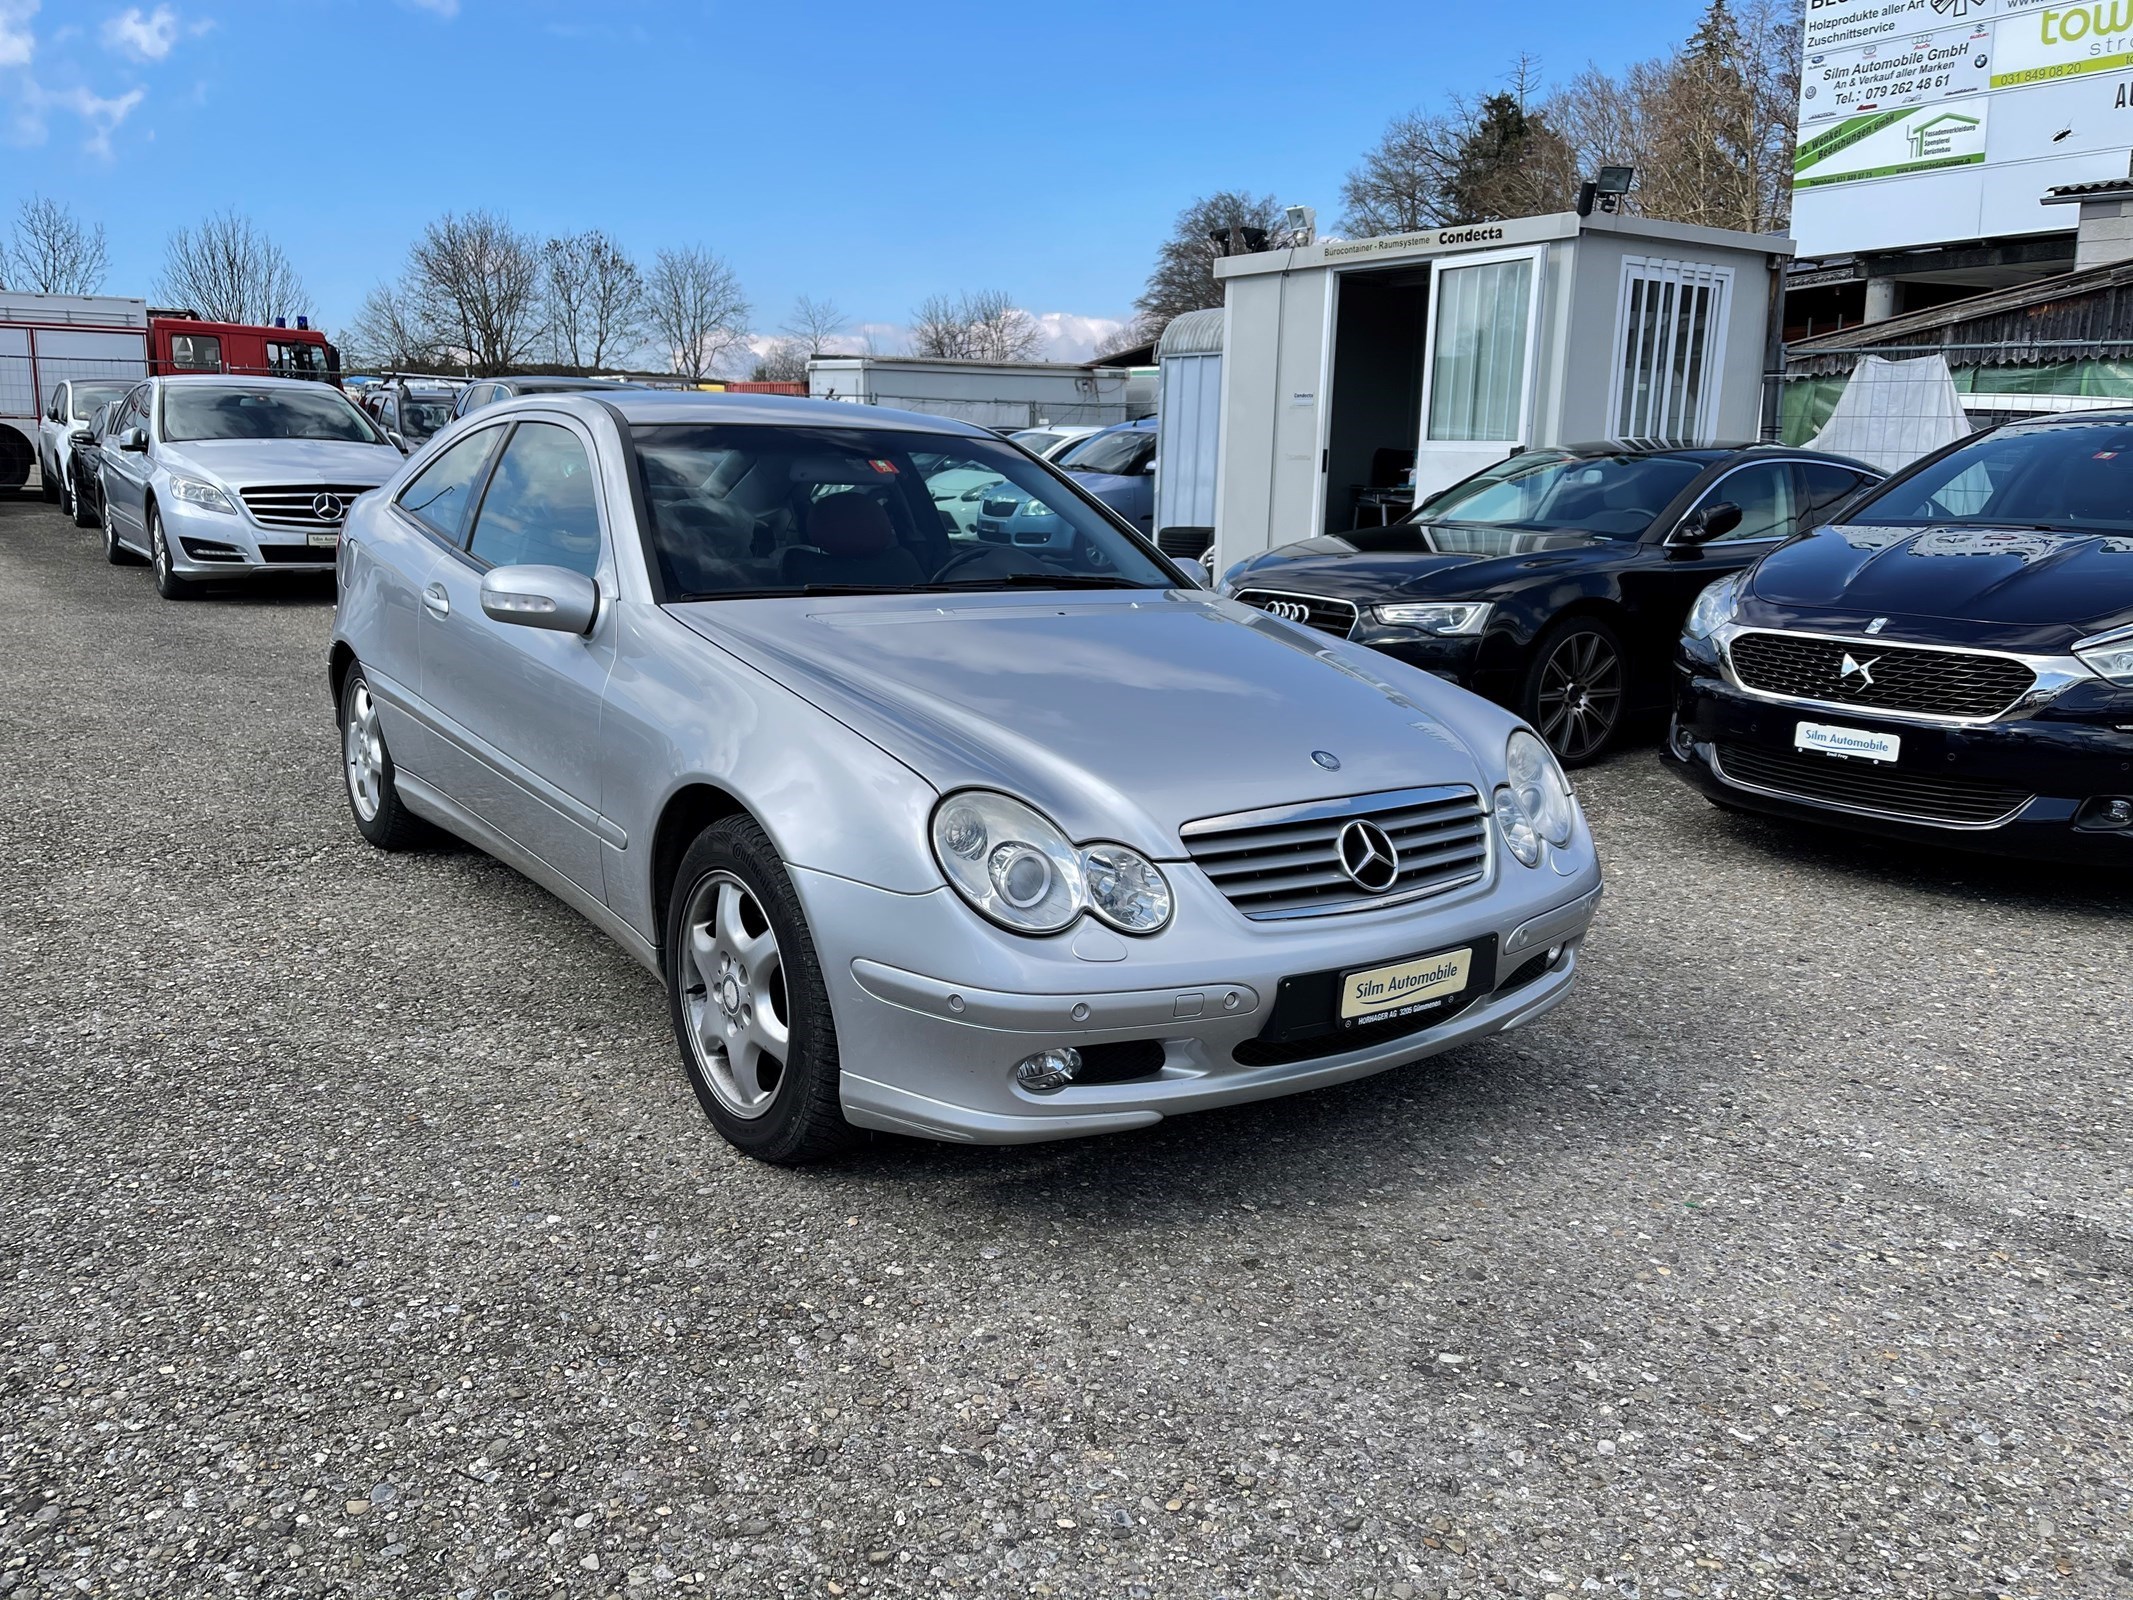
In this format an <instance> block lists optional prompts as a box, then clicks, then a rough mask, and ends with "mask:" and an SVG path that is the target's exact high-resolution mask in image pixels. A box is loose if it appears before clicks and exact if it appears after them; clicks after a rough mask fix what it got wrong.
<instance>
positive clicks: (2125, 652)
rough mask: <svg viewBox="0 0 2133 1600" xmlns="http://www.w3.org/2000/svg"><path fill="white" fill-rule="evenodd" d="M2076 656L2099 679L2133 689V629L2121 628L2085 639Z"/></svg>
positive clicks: (2075, 647) (2075, 651)
mask: <svg viewBox="0 0 2133 1600" xmlns="http://www.w3.org/2000/svg"><path fill="white" fill-rule="evenodd" d="M2074 654H2075V655H2077V656H2079V657H2080V658H2081V663H2082V665H2083V666H2085V667H2087V668H2088V669H2089V671H2091V672H2093V673H2095V674H2096V676H2097V677H2099V678H2103V679H2106V680H2108V681H2109V682H2111V683H2116V684H2122V685H2124V686H2125V687H2127V688H2129V689H2133V628H2119V629H2117V630H2115V631H2114V632H2111V633H2099V634H2097V635H2096V637H2095V638H2093V639H2083V640H2082V641H2081V642H2080V643H2079V644H2077V645H2075V646H2074Z"/></svg>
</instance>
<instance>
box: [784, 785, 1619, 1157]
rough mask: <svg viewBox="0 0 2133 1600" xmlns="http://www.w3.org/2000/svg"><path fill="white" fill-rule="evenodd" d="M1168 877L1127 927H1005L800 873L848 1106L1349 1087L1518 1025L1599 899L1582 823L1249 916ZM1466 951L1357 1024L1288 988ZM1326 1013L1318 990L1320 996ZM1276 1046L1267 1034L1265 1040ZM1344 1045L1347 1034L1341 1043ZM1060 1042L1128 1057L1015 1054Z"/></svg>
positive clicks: (1091, 1106)
mask: <svg viewBox="0 0 2133 1600" xmlns="http://www.w3.org/2000/svg"><path fill="white" fill-rule="evenodd" d="M1166 870H1167V871H1168V872H1169V874H1170V876H1171V880H1172V888H1173V893H1174V894H1175V896H1176V899H1177V914H1176V916H1175V917H1174V919H1173V921H1172V923H1171V925H1170V926H1169V927H1168V928H1166V929H1165V930H1164V931H1163V932H1162V933H1160V934H1157V935H1155V936H1153V937H1151V938H1146V939H1127V938H1123V937H1120V936H1118V935H1115V934H1112V933H1110V932H1108V931H1107V930H1102V929H1099V928H1097V927H1096V926H1095V925H1094V924H1092V923H1091V922H1090V921H1089V920H1088V919H1083V921H1082V922H1081V923H1079V924H1077V925H1076V927H1075V928H1072V929H1069V930H1068V931H1067V932H1065V933H1063V934H1058V935H1055V936H1053V937H1051V938H1048V939H1024V938H1018V937H1016V936H1014V935H1011V934H1007V933H1004V932H1001V931H1000V930H998V929H995V928H993V927H992V925H991V924H990V923H987V922H985V921H984V920H983V919H982V918H980V917H979V916H978V915H977V913H975V912H974V911H972V910H970V908H969V907H967V906H966V905H964V903H963V902H962V900H961V899H960V898H958V897H957V896H956V895H955V893H954V892H953V891H952V890H949V889H946V888H943V889H939V890H936V891H934V892H932V893H930V894H922V895H899V894H891V893H888V892H886V891H883V890H878V889H873V888H870V887H868V886H866V885H863V884H858V883H854V882H852V881H851V880H849V879H843V878H833V877H829V876H827V875H824V874H820V873H813V872H808V871H805V870H797V869H796V870H795V871H794V873H793V878H794V883H795V885H796V887H797V888H798V890H799V893H800V897H801V900H802V902H803V903H804V905H805V906H806V909H807V914H808V921H809V925H810V927H811V928H812V929H813V931H814V934H815V938H816V941H817V944H818V946H819V947H820V953H821V956H822V968H823V974H824V977H825V979H826V981H827V982H828V984H829V987H830V993H831V1000H832V1006H833V1009H834V1012H835V1016H836V1022H837V1035H838V1046H839V1051H840V1056H841V1063H842V1081H841V1096H842V1101H843V1109H844V1114H845V1116H846V1117H847V1118H848V1119H849V1120H850V1121H852V1122H853V1123H855V1124H858V1125H860V1126H863V1127H871V1128H881V1129H886V1130H888V1131H891V1132H896V1133H904V1134H917V1135H921V1136H924V1137H928V1138H936V1139H950V1140H959V1141H966V1142H973V1143H988V1144H1015V1143H1027V1142H1032V1141H1036V1140H1043V1139H1063V1138H1070V1137H1075V1136H1078V1135H1082V1134H1090V1133H1109V1132H1117V1131H1121V1130H1124V1129H1128V1128H1138V1127H1145V1126H1148V1125H1149V1124H1151V1123H1155V1122H1158V1121H1160V1120H1162V1119H1163V1118H1164V1117H1166V1116H1174V1115H1177V1114H1178V1113H1180V1112H1186V1111H1200V1110H1205V1109H1207V1108H1208V1107H1210V1106H1220V1105H1235V1104H1241V1103H1243V1102H1246V1101H1251V1100H1261V1099H1266V1098H1268V1097H1271V1096H1274V1095H1282V1094H1291V1093H1294V1092H1296V1091H1298V1090H1301V1089H1310V1088H1317V1087H1320V1086H1322V1085H1326V1084H1332V1083H1340V1082H1343V1081H1346V1080H1347V1079H1350V1078H1359V1077H1363V1076H1365V1075H1367V1074H1369V1073H1373V1072H1381V1071H1383V1070H1385V1069H1387V1068H1389V1067H1395V1066H1399V1065H1402V1064H1404V1063H1406V1062H1411V1061H1415V1060H1419V1059H1421V1058H1422V1057H1425V1056H1429V1055H1434V1054H1436V1053H1437V1052H1439V1051H1442V1050H1449V1049H1451V1048H1453V1047H1454V1046H1457V1045H1460V1044H1463V1043H1466V1042H1468V1041H1470V1040H1473V1039H1479V1038H1484V1037H1486V1036H1488V1035H1490V1034H1494V1033H1501V1032H1503V1031H1504V1030H1505V1029H1507V1028H1514V1027H1517V1026H1519V1025H1520V1024H1522V1023H1526V1022H1530V1021H1532V1020H1533V1019H1534V1018H1536V1017H1538V1016H1540V1015H1542V1014H1543V1013H1544V1012H1547V1011H1549V1010H1551V1009H1552V1008H1553V1007H1555V1006H1556V1005H1558V1004H1559V1003H1560V1002H1561V1001H1562V1000H1563V999H1564V997H1565V996H1566V995H1567V994H1568V993H1569V990H1570V987H1571V985H1572V983H1573V982H1574V981H1575V979H1576V976H1577V969H1578V960H1579V954H1580V951H1581V948H1582V945H1583V942H1584V939H1585V936H1586V933H1587V930H1588V928H1589V927H1590V925H1591V922H1592V917H1593V911H1594V908H1595V906H1596V905H1597V903H1598V900H1599V895H1600V874H1599V867H1598V864H1597V862H1596V861H1595V859H1594V857H1593V853H1592V843H1591V838H1590V835H1589V833H1587V831H1586V829H1585V827H1584V825H1583V823H1582V821H1581V822H1580V825H1579V828H1578V833H1577V836H1576V838H1575V839H1573V841H1572V843H1571V845H1570V846H1569V847H1568V848H1567V850H1566V851H1564V852H1562V853H1561V854H1560V855H1551V856H1549V857H1544V858H1543V861H1542V863H1541V865H1540V866H1539V867H1538V868H1530V867H1525V866H1522V865H1520V864H1519V863H1518V862H1516V861H1515V860H1511V859H1509V858H1508V857H1507V856H1506V855H1505V854H1504V852H1502V851H1500V850H1499V851H1497V852H1496V858H1495V860H1494V862H1493V863H1492V866H1491V868H1490V871H1489V873H1488V875H1487V876H1486V877H1485V878H1484V879H1483V880H1482V881H1481V882H1480V883H1478V884H1476V885H1473V886H1471V887H1470V888H1468V889H1464V890H1460V891H1455V892H1454V893H1451V894H1448V895H1446V896H1444V897H1442V898H1441V899H1435V900H1423V901H1419V902H1412V903H1410V904H1408V905H1404V906H1398V907H1392V908H1388V909H1387V910H1385V911H1380V912H1359V913H1353V914H1349V915H1341V916H1330V917H1325V918H1316V919H1308V920H1304V921H1292V922H1253V921H1250V920H1249V919H1247V918H1246V917H1244V916H1243V915H1242V914H1241V913H1240V912H1238V911H1237V910H1236V909H1235V908H1234V907H1233V906H1231V905H1230V904H1229V903H1228V902H1227V901H1226V900H1224V899H1223V898H1222V897H1221V896H1220V895H1219V894H1218V893H1217V892H1216V891H1215V890H1214V888H1213V887H1212V886H1211V885H1210V884H1208V883H1207V881H1206V880H1205V879H1204V878H1202V877H1200V875H1199V874H1198V872H1197V869H1195V868H1193V867H1191V866H1190V865H1188V864H1175V863H1174V864H1170V865H1168V866H1167V868H1166ZM1462 947H1473V948H1474V949H1475V950H1476V952H1477V954H1476V957H1475V972H1474V976H1473V978H1472V980H1471V981H1470V985H1469V990H1468V993H1467V994H1466V995H1463V996H1461V997H1459V1001H1458V1002H1457V1003H1456V1006H1455V1008H1451V1009H1448V1010H1446V1011H1444V1012H1440V1013H1433V1014H1431V1015H1427V1016H1418V1017H1413V1018H1405V1019H1400V1020H1399V1021H1398V1022H1397V1023H1386V1024H1376V1025H1373V1026H1371V1027H1369V1028H1366V1029H1361V1030H1357V1031H1355V1032H1354V1033H1352V1034H1348V1035H1343V1034H1340V1033H1338V1032H1333V1031H1330V1030H1329V1029H1327V1028H1326V1027H1324V1025H1323V1024H1319V1023H1311V1022H1309V1020H1308V1018H1306V1019H1305V1022H1306V1025H1305V1028H1304V1030H1303V1031H1304V1032H1305V1033H1308V1034H1311V1035H1312V1036H1311V1037H1302V1038H1297V1037H1289V1036H1291V1035H1294V1034H1295V1033H1296V1031H1297V1030H1296V1027H1295V1024H1296V1023H1297V1021H1298V1017H1299V1003H1300V1004H1301V1006H1302V1007H1304V1008H1305V1009H1306V1010H1308V1008H1310V1007H1311V1006H1312V1005H1313V1004H1314V1003H1315V1000H1314V997H1313V996H1312V995H1311V994H1309V993H1308V992H1307V993H1306V994H1305V995H1304V998H1302V1000H1301V1001H1300V1002H1299V1001H1298V1000H1297V999H1296V997H1295V996H1294V995H1285V993H1284V987H1283V986H1284V983H1285V982H1292V983H1293V982H1296V981H1299V980H1306V979H1311V978H1321V977H1323V976H1325V975H1327V974H1331V973H1337V972H1341V971H1352V970H1356V969H1360V968H1366V967H1371V966H1376V965H1381V964H1384V963H1386V962H1391V961H1398V960H1402V959H1404V958H1407V957H1410V956H1422V955H1426V954H1430V953H1433V952H1438V951H1446V950H1454V949H1458V948H1462ZM1324 992H1325V995H1326V998H1325V1000H1324V1005H1325V1008H1326V1012H1327V1016H1326V1021H1327V1022H1330V1020H1331V1017H1330V1012H1331V998H1330V996H1331V990H1330V989H1327V990H1325V991H1324ZM1274 1033H1280V1034H1282V1035H1284V1038H1283V1040H1282V1042H1278V1043H1271V1044H1270V1043H1268V1042H1267V1040H1268V1037H1269V1036H1270V1035H1271V1034H1274ZM1351 1039H1352V1040H1353V1043H1352V1044H1348V1047H1347V1048H1343V1044H1344V1043H1345V1042H1346V1041H1348V1040H1351ZM1069 1045H1070V1046H1073V1047H1075V1048H1077V1049H1079V1050H1081V1051H1083V1052H1084V1055H1085V1058H1086V1059H1088V1060H1090V1061H1091V1062H1092V1064H1093V1063H1094V1062H1096V1061H1097V1060H1099V1059H1105V1060H1113V1061H1116V1060H1120V1059H1122V1057H1121V1055H1120V1052H1119V1051H1118V1050H1116V1049H1114V1050H1111V1051H1108V1052H1107V1051H1106V1050H1104V1049H1101V1048H1097V1047H1130V1048H1129V1049H1127V1050H1126V1055H1125V1057H1124V1059H1130V1061H1131V1062H1132V1063H1133V1064H1134V1065H1135V1067H1136V1070H1135V1071H1133V1072H1132V1074H1131V1075H1130V1076H1128V1075H1123V1074H1121V1075H1120V1076H1118V1077H1117V1078H1116V1079H1114V1080H1113V1081H1077V1082H1075V1083H1072V1084H1069V1085H1068V1086H1067V1087H1066V1088H1064V1089H1062V1090H1059V1091H1056V1092H1053V1093H1048V1094H1037V1093H1032V1092H1030V1091H1029V1090H1026V1089H1024V1088H1023V1087H1021V1086H1020V1085H1019V1084H1018V1083H1016V1082H1015V1080H1014V1075H1013V1074H1014V1067H1015V1063H1016V1062H1018V1061H1020V1060H1021V1059H1023V1058H1024V1057H1025V1056H1028V1055H1031V1054H1033V1053H1035V1052H1037V1051H1040V1050H1045V1049H1050V1048H1056V1047H1059V1046H1069Z"/></svg>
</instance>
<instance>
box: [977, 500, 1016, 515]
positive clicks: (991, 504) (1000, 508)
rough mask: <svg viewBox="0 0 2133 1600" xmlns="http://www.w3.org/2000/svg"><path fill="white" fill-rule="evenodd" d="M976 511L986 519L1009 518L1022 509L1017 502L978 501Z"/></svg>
mask: <svg viewBox="0 0 2133 1600" xmlns="http://www.w3.org/2000/svg"><path fill="white" fill-rule="evenodd" d="M978 509H979V510H980V511H982V512H984V513H985V515H987V516H988V517H1011V516H1013V515H1014V514H1015V513H1016V512H1017V511H1019V510H1021V509H1022V502H1021V501H1019V500H980V501H979V502H978Z"/></svg>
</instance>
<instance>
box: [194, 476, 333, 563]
mask: <svg viewBox="0 0 2133 1600" xmlns="http://www.w3.org/2000/svg"><path fill="white" fill-rule="evenodd" d="M232 492H234V491H232ZM156 510H157V511H159V512H160V513H161V514H162V517H163V531H164V533H165V535H166V536H167V537H168V538H169V540H170V564H171V568H172V570H174V571H176V572H178V573H180V574H182V575H183V576H185V577H188V578H216V577H223V578H232V577H245V576H250V575H256V574H260V573H268V572H288V573H322V572H331V571H332V570H333V566H334V559H335V557H336V555H337V554H338V553H339V535H338V534H337V533H336V534H335V536H334V543H333V544H332V545H314V544H312V543H311V542H310V536H309V535H307V534H305V533H303V532H302V531H300V530H298V529H294V528H263V527H261V526H260V525H259V524H258V523H255V522H254V521H253V520H252V519H251V518H250V517H249V516H247V515H245V514H244V513H243V512H229V511H209V510H207V509H205V508H204V507H201V506H196V505H192V504H190V503H188V502H186V501H183V500H179V499H177V498H176V497H174V496H169V495H164V496H160V497H159V498H158V499H157V501H156Z"/></svg>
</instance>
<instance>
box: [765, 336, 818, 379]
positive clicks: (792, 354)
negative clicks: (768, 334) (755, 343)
mask: <svg viewBox="0 0 2133 1600" xmlns="http://www.w3.org/2000/svg"><path fill="white" fill-rule="evenodd" d="M811 355H812V352H811V351H810V350H809V349H808V348H807V342H806V341H805V340H804V339H799V338H794V337H792V336H790V335H788V336H787V337H785V338H783V339H773V340H771V341H770V343H769V344H767V345H765V346H764V347H763V349H762V351H761V353H759V354H758V355H757V356H756V358H755V370H754V371H753V372H751V373H750V374H749V376H750V377H752V378H754V379H755V380H756V381H757V382H758V383H766V382H767V383H801V382H804V381H805V380H806V377H807V363H808V360H809V359H810V357H811Z"/></svg>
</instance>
